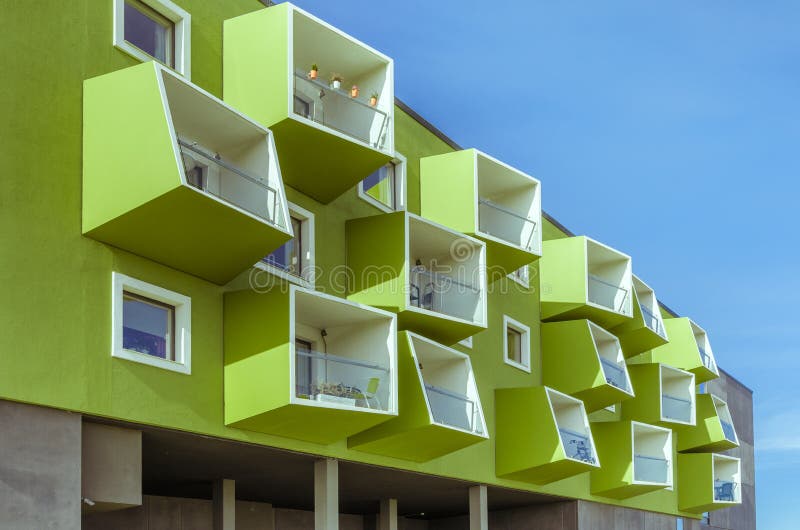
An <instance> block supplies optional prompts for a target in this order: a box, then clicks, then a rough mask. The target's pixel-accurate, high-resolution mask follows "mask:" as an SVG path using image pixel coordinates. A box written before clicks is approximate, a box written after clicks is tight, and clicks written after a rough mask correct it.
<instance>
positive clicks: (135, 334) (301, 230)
mask: <svg viewBox="0 0 800 530" xmlns="http://www.w3.org/2000/svg"><path fill="white" fill-rule="evenodd" d="M431 8H432V9H433V8H435V7H433V6H432V7H431ZM2 16H3V20H4V22H5V28H6V29H5V31H4V32H3V33H2V37H0V40H1V41H2V42H3V49H4V50H5V64H6V69H5V71H6V77H5V83H4V84H3V88H2V89H0V103H2V108H3V109H4V110H3V116H4V120H3V126H2V129H0V130H2V136H1V137H0V142H1V143H2V145H3V152H4V153H5V154H6V155H7V156H4V160H6V166H7V169H9V171H8V172H7V173H6V175H5V177H4V178H3V179H2V185H1V186H2V187H0V241H1V242H2V243H0V244H2V247H0V248H1V250H0V278H2V279H3V283H4V285H5V293H4V296H3V300H2V304H0V528H3V529H42V528H58V529H63V530H70V529H78V528H86V529H109V528H113V529H120V530H145V529H153V528H165V529H184V530H189V529H192V530H203V529H215V530H233V529H235V528H238V529H240V530H268V529H269V530H273V529H276V530H295V529H310V528H315V529H318V530H335V529H339V528H341V529H343V530H344V529H347V530H369V529H380V530H390V529H393V530H397V529H409V530H417V529H419V530H448V529H466V528H469V529H470V530H486V529H493V530H495V529H496V530H500V529H503V530H505V529H526V528H537V529H538V528H541V529H558V530H568V529H569V530H572V529H574V530H584V529H594V528H597V529H615V528H619V529H623V528H625V529H631V528H637V529H638V528H644V529H665V530H666V529H675V528H687V529H688V528H692V529H695V528H702V527H704V525H705V526H710V527H711V528H720V529H729V530H739V529H742V530H744V529H748V530H749V529H753V528H755V515H754V514H755V505H754V502H755V501H754V487H755V486H754V478H753V477H754V470H753V429H752V393H751V392H750V391H749V390H748V389H747V388H746V387H744V386H743V385H742V384H741V383H739V382H738V381H736V380H735V379H734V378H733V377H732V376H731V375H729V374H727V373H726V372H724V371H723V370H722V369H721V368H719V366H718V365H717V362H718V361H719V362H720V363H721V364H724V359H725V352H723V351H719V352H714V350H713V349H712V346H711V341H710V334H709V333H708V332H707V331H706V330H705V329H704V328H703V327H702V324H701V323H697V322H695V321H693V320H691V319H690V318H688V317H685V316H682V315H678V314H676V313H675V312H673V311H671V310H669V309H667V307H666V306H665V305H664V304H662V303H661V302H660V301H659V298H658V297H657V296H656V292H655V291H654V290H653V288H652V287H650V286H649V284H648V283H647V282H648V280H647V278H640V277H639V276H638V275H637V269H636V266H635V263H636V262H635V257H636V252H635V250H636V249H614V248H611V247H610V246H608V245H606V244H604V243H603V242H601V241H597V240H594V239H592V238H590V237H587V236H581V235H575V234H572V233H571V232H570V231H569V230H568V229H567V228H565V226H564V225H562V224H561V223H559V222H557V221H556V220H554V219H553V218H551V217H549V216H548V215H546V214H544V213H543V212H542V205H544V206H545V207H546V205H547V194H546V187H547V176H546V175H541V181H540V180H539V179H538V178H534V177H533V176H531V175H529V174H527V173H526V172H525V171H522V170H520V169H517V168H513V167H511V166H509V165H508V164H506V163H504V162H503V161H501V160H498V159H497V158H494V157H493V156H491V155H490V154H487V153H484V152H482V151H480V150H477V149H464V148H462V147H460V146H458V145H456V144H455V142H453V141H452V140H451V139H449V138H447V137H446V136H445V135H444V134H442V133H441V132H440V131H439V130H438V129H436V128H435V127H434V126H433V125H431V124H430V123H428V122H427V121H426V120H424V119H423V118H422V117H421V116H419V115H418V114H416V113H415V112H414V111H413V110H412V109H410V108H408V107H407V106H406V105H404V104H403V103H402V102H400V101H399V100H398V99H397V98H396V97H395V94H394V63H393V61H392V59H391V58H390V57H388V56H386V55H384V54H383V53H381V52H379V51H377V50H375V49H373V48H371V47H370V46H369V45H367V44H365V43H362V42H360V41H358V40H357V39H355V38H353V37H352V36H349V35H347V34H345V33H344V32H342V31H340V30H339V29H337V28H335V27H333V26H331V25H329V24H328V23H326V22H324V21H323V20H320V19H318V18H317V17H315V16H314V15H312V14H310V13H308V12H306V11H304V10H303V9H301V8H299V7H297V6H294V5H292V4H290V3H281V4H278V5H272V6H269V7H265V5H264V4H263V3H262V2H259V1H257V0H226V1H224V2H208V1H201V0H174V1H169V0H82V1H75V2H66V3H65V2H55V1H40V2H18V3H14V4H9V5H7V6H6V7H5V9H4V12H3V15H2ZM542 186H544V188H545V192H544V195H543V193H542ZM661 294H663V293H661ZM687 309H688V310H690V308H687Z"/></svg>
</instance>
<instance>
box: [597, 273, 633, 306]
mask: <svg viewBox="0 0 800 530" xmlns="http://www.w3.org/2000/svg"><path fill="white" fill-rule="evenodd" d="M588 277H589V279H590V280H592V281H595V282H597V283H599V284H602V285H606V286H608V287H612V288H614V289H617V290H618V291H622V292H623V293H624V296H623V297H622V300H621V301H620V303H619V309H617V308H614V307H611V309H613V310H614V311H622V310H623V309H624V307H625V301H626V300H627V299H628V289H625V288H624V287H620V286H619V285H617V284H615V283H611V282H607V281H606V280H604V279H602V278H600V277H598V276H595V275H594V274H589V275H588ZM595 303H600V302H595ZM602 305H605V304H602ZM606 307H609V306H606Z"/></svg>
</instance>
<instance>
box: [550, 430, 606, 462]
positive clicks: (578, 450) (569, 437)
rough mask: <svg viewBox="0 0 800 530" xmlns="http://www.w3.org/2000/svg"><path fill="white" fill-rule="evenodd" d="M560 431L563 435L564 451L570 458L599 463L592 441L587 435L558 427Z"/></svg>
mask: <svg viewBox="0 0 800 530" xmlns="http://www.w3.org/2000/svg"><path fill="white" fill-rule="evenodd" d="M558 432H559V434H560V435H561V444H562V445H563V446H564V452H565V453H566V454H567V456H568V457H569V458H572V459H574V460H580V461H581V462H586V463H588V464H595V463H597V459H596V458H595V456H594V450H593V448H592V443H591V441H590V439H589V437H588V436H587V435H585V434H581V433H579V432H575V431H571V430H569V429H558Z"/></svg>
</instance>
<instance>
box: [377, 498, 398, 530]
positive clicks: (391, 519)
mask: <svg viewBox="0 0 800 530" xmlns="http://www.w3.org/2000/svg"><path fill="white" fill-rule="evenodd" d="M378 530H397V499H381V511H380V514H379V516H378Z"/></svg>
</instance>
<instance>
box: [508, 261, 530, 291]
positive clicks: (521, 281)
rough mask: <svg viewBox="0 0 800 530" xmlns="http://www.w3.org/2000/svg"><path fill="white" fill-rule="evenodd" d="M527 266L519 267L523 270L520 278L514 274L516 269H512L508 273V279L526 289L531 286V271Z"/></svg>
mask: <svg viewBox="0 0 800 530" xmlns="http://www.w3.org/2000/svg"><path fill="white" fill-rule="evenodd" d="M528 267H529V266H528V265H523V266H522V267H520V269H522V270H524V271H525V273H524V274H523V275H522V276H523V277H522V278H520V277H518V276H517V275H516V274H514V273H515V272H517V271H514V272H512V273H509V275H508V279H509V280H512V281H514V282H516V283H518V284H520V285H521V286H523V287H524V288H526V289H530V287H531V271H530V269H529V268H528ZM517 270H519V269H517Z"/></svg>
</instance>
